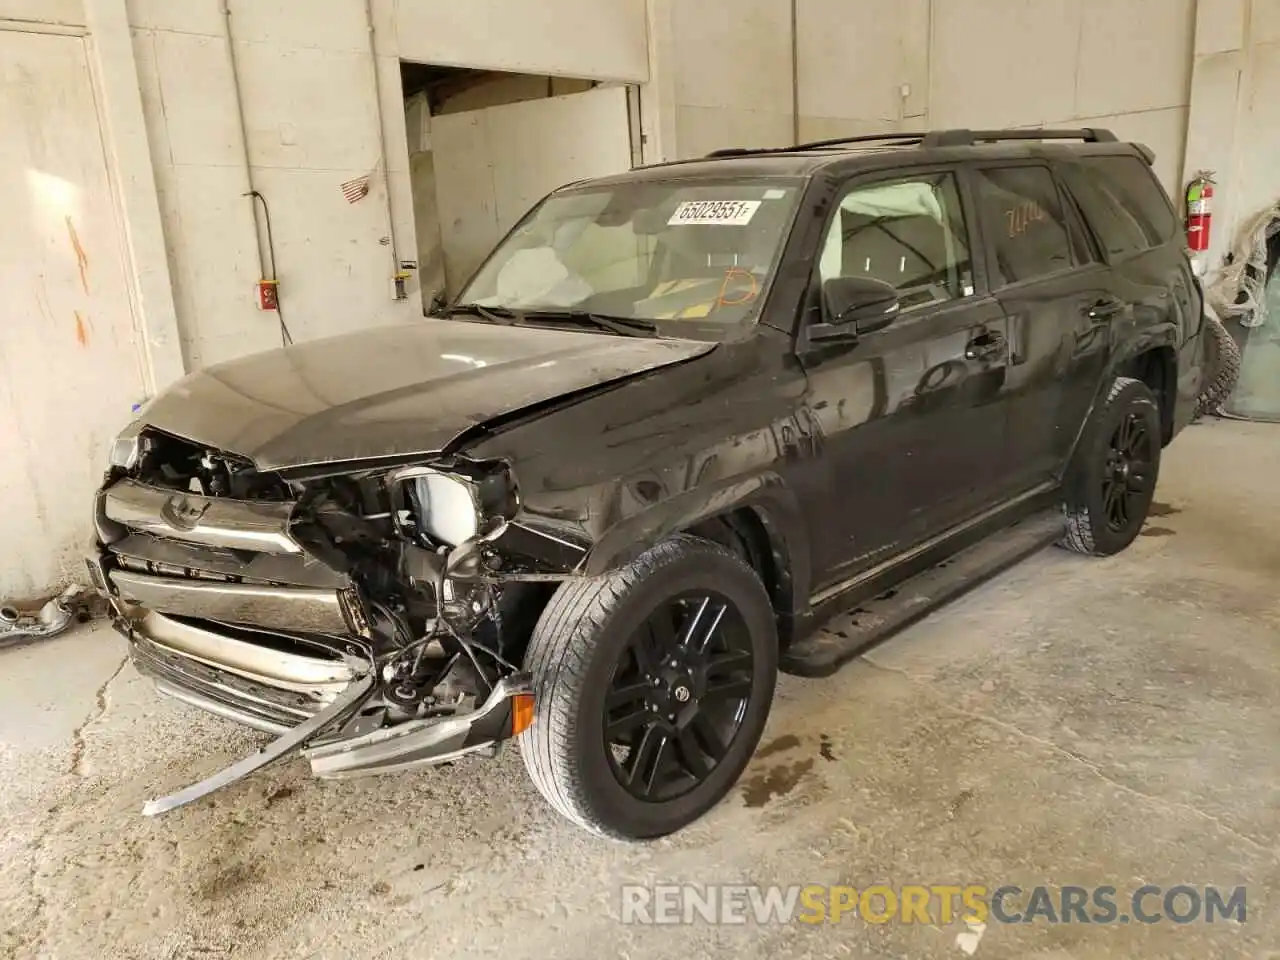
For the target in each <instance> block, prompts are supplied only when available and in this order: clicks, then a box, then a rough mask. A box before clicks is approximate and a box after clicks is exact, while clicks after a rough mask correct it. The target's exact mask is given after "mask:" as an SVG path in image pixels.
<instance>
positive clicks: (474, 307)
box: [448, 303, 524, 326]
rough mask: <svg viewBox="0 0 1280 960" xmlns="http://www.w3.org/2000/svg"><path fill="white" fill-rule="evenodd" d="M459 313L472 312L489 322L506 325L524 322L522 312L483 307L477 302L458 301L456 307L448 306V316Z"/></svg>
mask: <svg viewBox="0 0 1280 960" xmlns="http://www.w3.org/2000/svg"><path fill="white" fill-rule="evenodd" d="M459 313H470V314H474V315H475V316H477V317H480V318H481V319H482V320H488V321H489V322H490V323H501V324H504V325H506V326H511V325H512V324H515V325H519V324H521V323H524V314H523V313H518V312H517V311H515V310H511V309H509V308H507V307H485V306H482V305H480V304H478V303H460V304H458V305H457V306H456V307H450V308H449V311H448V316H450V317H452V316H455V315H457V314H459Z"/></svg>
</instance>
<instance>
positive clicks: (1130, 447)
mask: <svg viewBox="0 0 1280 960" xmlns="http://www.w3.org/2000/svg"><path fill="white" fill-rule="evenodd" d="M1156 442H1157V441H1156V438H1155V437H1153V436H1152V435H1151V431H1150V430H1149V429H1148V428H1147V421H1146V418H1145V417H1143V416H1142V415H1141V414H1140V413H1138V412H1135V411H1130V412H1127V413H1126V414H1125V415H1124V416H1123V417H1122V418H1121V420H1120V423H1119V425H1118V426H1117V427H1116V428H1115V431H1114V432H1113V433H1112V434H1111V441H1110V444H1109V446H1108V449H1107V462H1106V468H1105V471H1104V474H1103V480H1102V502H1103V504H1104V505H1105V509H1106V516H1107V527H1108V529H1110V530H1111V531H1113V532H1114V533H1122V532H1123V531H1125V530H1127V529H1128V528H1129V526H1130V524H1132V523H1133V520H1134V518H1135V517H1136V516H1138V515H1139V514H1141V516H1142V517H1143V518H1144V519H1145V517H1146V513H1147V504H1148V503H1149V502H1150V498H1151V494H1152V493H1153V492H1154V490H1155V485H1156V484H1155V479H1156V478H1155V470H1154V469H1153V463H1152V460H1153V451H1154V449H1155V444H1156Z"/></svg>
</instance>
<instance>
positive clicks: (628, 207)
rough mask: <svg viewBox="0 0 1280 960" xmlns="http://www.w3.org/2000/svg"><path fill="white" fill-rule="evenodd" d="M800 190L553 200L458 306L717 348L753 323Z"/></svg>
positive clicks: (765, 185)
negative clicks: (603, 321) (584, 322)
mask: <svg viewBox="0 0 1280 960" xmlns="http://www.w3.org/2000/svg"><path fill="white" fill-rule="evenodd" d="M801 188H802V181H800V180H797V179H756V180H745V179H738V180H715V181H698V182H696V183H694V182H691V181H676V180H667V181H653V180H642V181H636V182H633V183H623V184H617V185H613V186H608V187H590V186H587V187H583V188H578V189H571V190H567V191H564V192H561V193H556V194H553V195H552V196H550V197H548V198H547V199H546V200H545V201H543V203H542V204H540V205H539V206H538V207H536V208H534V210H533V211H531V212H530V213H529V214H528V216H526V217H525V219H524V220H523V221H521V223H520V224H519V225H518V226H517V227H516V228H515V230H513V231H512V233H511V235H510V236H508V237H507V239H506V240H504V241H503V242H502V244H501V245H499V247H498V248H497V249H496V250H495V251H494V252H493V254H492V255H491V256H490V258H489V260H488V261H487V262H486V263H485V265H484V266H483V267H481V269H480V271H479V273H477V274H476V276H475V278H474V279H473V280H472V281H471V283H470V284H469V285H468V286H467V288H466V289H465V290H463V292H462V294H461V295H460V296H459V297H458V300H457V303H458V304H459V305H463V306H466V305H474V304H479V305H481V306H483V307H486V308H503V309H506V310H515V311H523V312H534V313H536V312H537V311H539V310H547V311H566V310H572V311H575V312H578V311H580V312H586V313H592V314H596V315H598V316H603V317H613V318H619V319H623V320H639V321H649V322H655V323H656V325H657V328H658V330H659V332H660V333H661V334H663V335H666V336H676V337H690V338H695V339H720V338H722V337H724V336H725V335H726V333H727V332H728V331H729V329H730V328H732V327H734V326H737V325H741V324H743V323H745V322H747V321H750V320H754V318H755V316H756V314H757V313H758V311H759V309H760V306H761V304H762V302H763V300H764V296H765V294H766V293H767V291H768V289H769V283H770V281H771V280H772V278H773V273H774V271H775V270H776V268H777V264H778V260H779V257H780V255H781V250H782V244H783V241H784V240H785V238H786V235H787V232H788V230H789V229H790V226H791V220H792V214H793V213H794V211H795V207H796V201H797V198H798V197H799V195H800V191H801Z"/></svg>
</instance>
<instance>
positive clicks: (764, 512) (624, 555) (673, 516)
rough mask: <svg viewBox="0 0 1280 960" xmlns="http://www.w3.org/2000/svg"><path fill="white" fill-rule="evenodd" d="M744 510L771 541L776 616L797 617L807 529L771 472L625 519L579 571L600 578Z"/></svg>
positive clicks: (807, 570)
mask: <svg viewBox="0 0 1280 960" xmlns="http://www.w3.org/2000/svg"><path fill="white" fill-rule="evenodd" d="M742 509H749V510H751V511H752V512H753V513H754V514H755V516H756V518H757V519H758V520H759V521H760V523H761V526H762V527H763V528H764V531H765V533H766V535H767V536H768V538H769V547H770V550H771V551H772V553H773V558H774V563H775V565H776V567H777V569H778V571H779V574H780V577H779V579H780V583H779V588H780V593H781V597H780V599H781V600H782V601H783V603H784V609H782V610H780V611H779V613H781V614H785V615H793V614H796V613H799V612H801V611H802V610H803V609H804V608H805V607H806V606H807V605H808V596H809V585H810V581H811V579H812V570H811V567H810V552H809V535H808V529H807V527H806V525H805V522H804V514H803V512H802V511H801V509H800V503H799V501H798V500H797V499H796V496H795V494H794V492H792V490H791V489H790V488H789V487H788V486H787V485H786V484H785V483H784V482H783V480H782V478H781V477H779V476H778V475H777V474H776V473H773V472H772V471H768V472H764V473H759V474H755V475H752V476H748V477H733V478H729V479H726V480H724V481H722V482H720V483H717V484H715V485H712V486H708V487H697V488H695V489H692V490H686V491H684V492H683V493H680V494H677V495H676V496H674V497H671V498H669V499H667V500H663V501H660V502H659V503H655V504H652V505H651V506H648V507H646V508H645V509H643V510H641V511H639V512H637V513H633V514H631V515H630V516H628V517H625V518H624V519H623V520H621V521H620V522H618V523H616V524H614V525H613V526H612V527H610V528H609V529H608V530H607V531H605V533H604V534H603V535H602V536H601V537H600V538H599V539H598V540H597V541H596V543H595V545H594V546H593V547H592V548H591V550H590V551H589V552H588V553H587V556H586V557H584V558H583V560H582V563H581V565H580V572H581V573H582V574H584V575H586V576H598V575H600V574H602V573H605V572H606V571H608V570H613V569H615V568H617V567H619V566H622V565H623V564H626V563H629V562H630V561H631V560H633V559H635V558H636V557H638V556H639V555H640V554H642V553H644V551H646V550H648V549H649V548H650V547H652V546H654V544H656V543H658V542H659V541H661V540H663V539H665V538H666V537H669V536H671V535H672V534H675V533H679V532H680V531H682V530H687V529H688V528H689V527H692V526H694V525H696V524H697V523H699V522H701V521H704V520H710V519H712V518H715V517H719V516H724V515H725V514H728V513H731V512H733V511H736V510H742Z"/></svg>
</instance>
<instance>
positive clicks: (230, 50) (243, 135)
mask: <svg viewBox="0 0 1280 960" xmlns="http://www.w3.org/2000/svg"><path fill="white" fill-rule="evenodd" d="M219 6H220V7H221V10H222V16H223V24H224V25H225V28H226V37H227V62H228V63H229V64H230V66H231V90H232V93H233V95H234V96H235V101H236V122H237V123H238V124H239V125H240V146H241V148H242V149H243V151H244V179H245V187H246V188H245V193H244V195H245V196H246V197H250V198H252V196H253V194H255V193H256V192H257V188H256V187H255V185H254V182H253V164H252V163H251V162H250V160H249V127H248V126H247V125H246V124H245V120H244V96H243V94H242V93H241V90H240V70H239V67H238V66H237V64H236V41H235V36H234V34H233V33H232V30H231V0H221V2H220V4H219ZM251 202H252V207H253V240H254V246H255V248H256V249H257V251H258V276H259V277H265V276H266V275H267V274H266V263H265V261H264V260H263V256H262V224H261V222H260V220H259V218H258V204H257V202H256V201H252V200H251Z"/></svg>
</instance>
